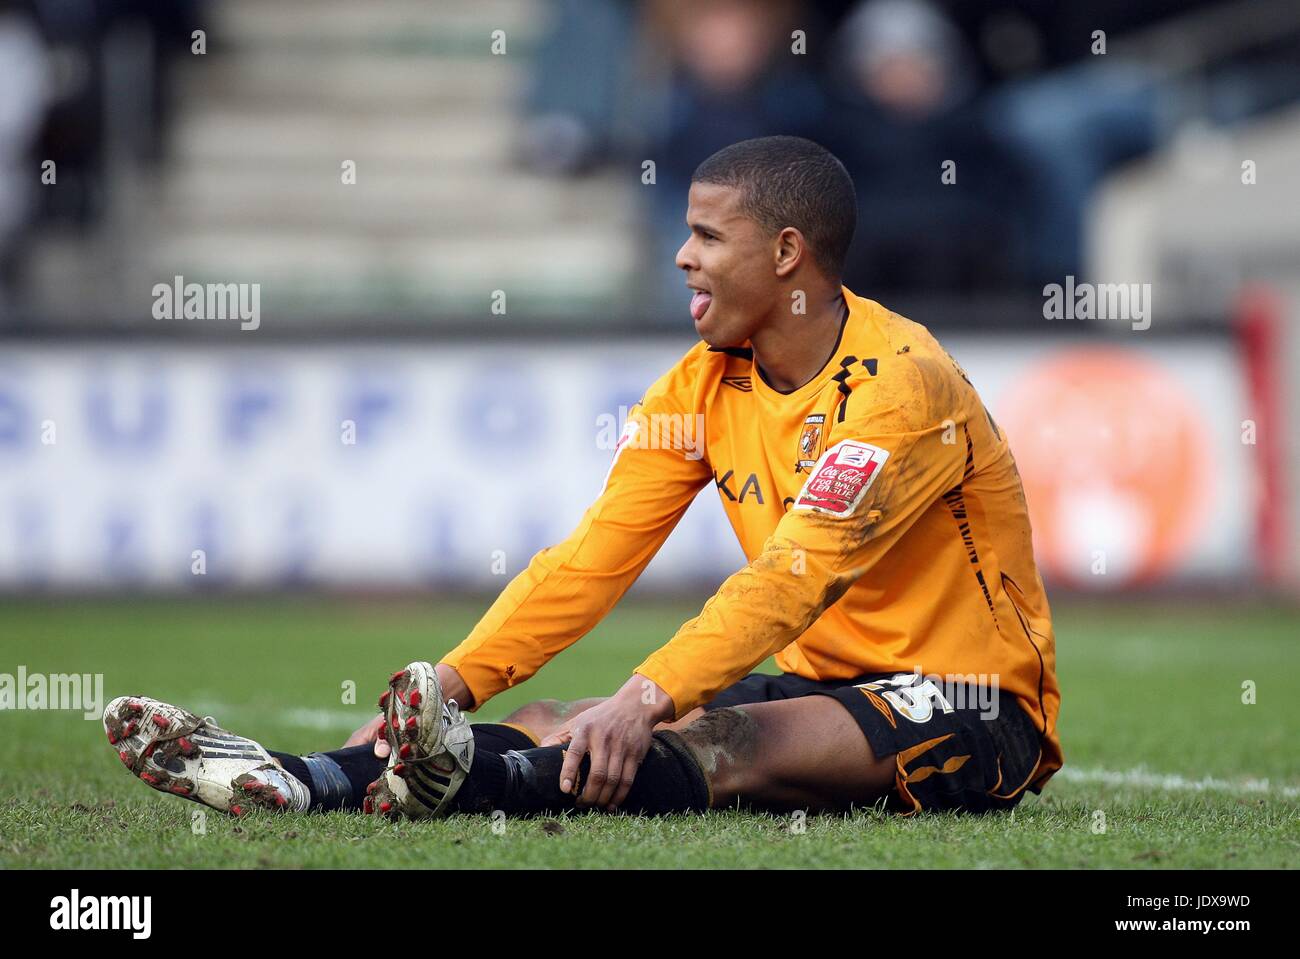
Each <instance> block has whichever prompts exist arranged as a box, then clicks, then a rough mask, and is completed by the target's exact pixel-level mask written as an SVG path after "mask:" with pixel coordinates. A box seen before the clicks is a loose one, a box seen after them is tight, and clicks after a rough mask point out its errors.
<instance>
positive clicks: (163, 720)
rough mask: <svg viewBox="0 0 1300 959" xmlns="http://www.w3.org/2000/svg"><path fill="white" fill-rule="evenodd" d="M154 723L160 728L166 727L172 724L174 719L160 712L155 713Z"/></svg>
mask: <svg viewBox="0 0 1300 959" xmlns="http://www.w3.org/2000/svg"><path fill="white" fill-rule="evenodd" d="M153 724H154V725H155V726H157V727H158V728H159V729H166V728H167V727H168V726H170V725H171V724H172V721H171V720H170V719H168V718H167V717H166V716H160V715H159V714H158V713H154V714H153Z"/></svg>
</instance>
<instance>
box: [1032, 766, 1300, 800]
mask: <svg viewBox="0 0 1300 959" xmlns="http://www.w3.org/2000/svg"><path fill="white" fill-rule="evenodd" d="M1056 776H1058V777H1060V778H1061V779H1064V780H1066V781H1067V782H1075V783H1104V784H1105V785H1107V786H1136V787H1138V788H1140V789H1158V790H1162V791H1164V792H1235V793H1240V792H1245V793H1264V794H1266V795H1280V796H1282V797H1284V798H1286V799H1295V798H1296V797H1297V796H1300V787H1297V786H1283V785H1280V784H1275V783H1270V782H1269V781H1268V780H1267V779H1243V780H1239V781H1237V782H1233V781H1232V780H1228V779H1216V778H1214V777H1213V776H1205V777H1203V778H1201V779H1188V778H1187V777H1186V776H1181V775H1179V774H1178V773H1154V772H1151V771H1150V770H1148V769H1145V768H1143V767H1141V766H1139V767H1138V768H1136V769H1128V770H1124V771H1122V772H1121V771H1119V770H1115V769H1095V768H1094V769H1076V768H1075V767H1073V766H1065V767H1064V768H1062V769H1061V770H1060V771H1058V772H1057V773H1056Z"/></svg>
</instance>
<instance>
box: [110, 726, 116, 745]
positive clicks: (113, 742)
mask: <svg viewBox="0 0 1300 959" xmlns="http://www.w3.org/2000/svg"><path fill="white" fill-rule="evenodd" d="M108 744H109V745H110V746H116V745H117V733H115V732H113V730H111V729H110V730H109V731H108Z"/></svg>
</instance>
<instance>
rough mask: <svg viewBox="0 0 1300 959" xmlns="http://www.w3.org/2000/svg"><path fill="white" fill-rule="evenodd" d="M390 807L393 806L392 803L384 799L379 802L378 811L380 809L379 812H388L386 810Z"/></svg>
mask: <svg viewBox="0 0 1300 959" xmlns="http://www.w3.org/2000/svg"><path fill="white" fill-rule="evenodd" d="M392 808H393V804H392V803H390V802H388V801H387V800H385V801H384V802H381V803H380V804H379V811H380V812H388V810H390V809H392Z"/></svg>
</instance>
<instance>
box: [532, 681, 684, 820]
mask: <svg viewBox="0 0 1300 959" xmlns="http://www.w3.org/2000/svg"><path fill="white" fill-rule="evenodd" d="M673 715H674V712H673V702H672V699H671V698H670V697H669V696H668V694H667V693H665V692H664V691H663V690H662V689H660V688H659V687H658V686H656V685H655V684H654V683H653V682H651V681H650V680H648V679H646V678H645V677H644V676H638V675H634V676H633V677H632V678H631V679H629V680H628V681H627V682H626V683H624V684H623V688H622V689H620V690H619V691H618V692H617V693H615V694H614V695H613V696H611V697H610V698H609V699H607V700H605V701H604V702H603V703H600V704H599V705H596V706H593V707H591V708H590V709H587V710H583V712H581V713H579V714H578V715H577V716H575V717H574V718H573V719H572V720H570V721H569V722H568V723H566V724H565V726H564V727H563V728H561V729H560V730H558V731H556V732H555V733H553V734H552V735H551V736H548V737H547V738H546V739H544V740H543V741H542V745H543V746H559V745H565V744H566V743H567V745H568V749H567V750H566V751H565V754H564V765H563V766H562V767H561V769H560V789H561V790H562V791H564V792H566V793H573V792H575V790H576V787H577V785H578V769H579V766H581V764H582V759H583V757H584V756H588V755H590V756H591V768H590V771H589V772H588V774H587V781H586V783H584V784H582V792H581V794H580V795H579V796H578V799H577V805H578V807H579V808H580V809H582V808H587V807H592V806H594V807H596V808H599V809H609V810H613V809H616V808H617V807H618V806H619V805H620V804H621V803H622V802H623V800H624V799H626V798H627V794H628V791H629V790H630V789H631V788H632V781H633V779H634V778H635V777H636V771H637V767H639V766H640V765H641V761H642V760H643V759H645V754H646V753H647V752H648V751H649V749H650V737H651V735H652V734H653V733H654V728H655V725H656V724H657V723H659V722H661V721H662V720H665V719H671V718H672V717H673Z"/></svg>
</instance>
